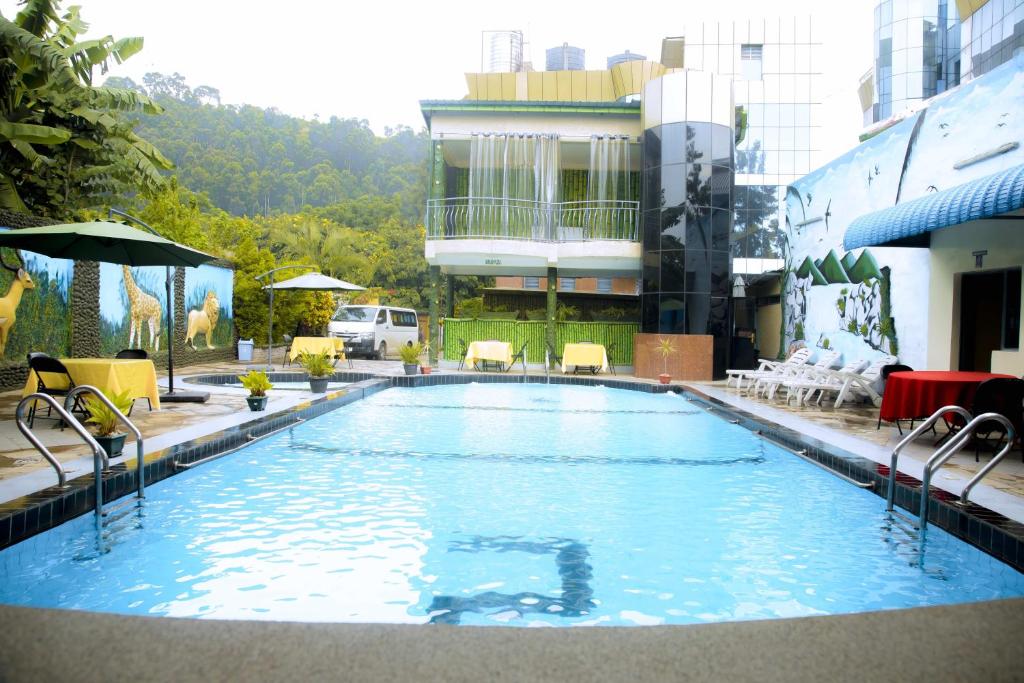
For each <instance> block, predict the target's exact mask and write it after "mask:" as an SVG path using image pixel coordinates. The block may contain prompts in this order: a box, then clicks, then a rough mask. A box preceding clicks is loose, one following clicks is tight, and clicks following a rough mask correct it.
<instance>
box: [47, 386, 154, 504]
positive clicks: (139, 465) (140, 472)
mask: <svg viewBox="0 0 1024 683" xmlns="http://www.w3.org/2000/svg"><path fill="white" fill-rule="evenodd" d="M86 393H89V394H92V395H94V396H95V397H96V398H98V399H99V400H100V403H102V404H103V405H105V406H106V407H107V408H109V409H110V410H111V411H113V413H114V415H115V416H117V420H118V422H120V423H121V424H123V425H124V426H125V427H127V428H128V429H129V430H131V432H132V434H134V435H135V469H136V476H135V478H136V480H137V481H138V493H137V494H136V495H137V496H138V497H139V498H144V497H145V493H146V472H145V469H144V461H143V457H142V454H143V453H144V451H145V448H144V446H143V443H142V432H140V431H139V428H138V427H136V426H135V423H134V422H132V421H131V420H129V419H128V416H127V415H125V414H124V413H122V412H121V411H120V410H118V409H117V406H115V405H114V404H113V403H112V402H111V401H110V399H109V398H107V397H106V396H104V395H103V392H102V391H100V390H99V389H97V388H96V387H94V386H92V385H90V384H82V385H79V386H77V387H75V388H74V389H72V390H71V391H69V392H68V395H67V396H66V397H65V398H64V407H65V408H67V407H68V405H69V404H71V402H72V401H73V400H74V398H75V397H76V396H78V395H79V394H86ZM103 455H104V463H106V462H107V457H106V452H104V454H103ZM97 500H98V499H97ZM96 507H97V508H99V507H100V506H99V505H97V506H96Z"/></svg>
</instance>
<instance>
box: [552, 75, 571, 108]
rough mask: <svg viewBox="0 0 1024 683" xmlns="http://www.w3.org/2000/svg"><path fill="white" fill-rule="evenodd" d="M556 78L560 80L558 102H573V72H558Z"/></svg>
mask: <svg viewBox="0 0 1024 683" xmlns="http://www.w3.org/2000/svg"><path fill="white" fill-rule="evenodd" d="M555 77H556V78H557V79H558V101H559V102H568V101H570V100H572V72H571V71H556V72H555Z"/></svg>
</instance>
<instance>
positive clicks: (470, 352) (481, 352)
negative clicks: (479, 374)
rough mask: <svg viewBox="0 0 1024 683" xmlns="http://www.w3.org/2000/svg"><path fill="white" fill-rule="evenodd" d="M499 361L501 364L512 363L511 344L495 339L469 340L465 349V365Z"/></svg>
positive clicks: (485, 365)
mask: <svg viewBox="0 0 1024 683" xmlns="http://www.w3.org/2000/svg"><path fill="white" fill-rule="evenodd" d="M488 362H491V363H500V364H501V366H505V365H511V364H512V344H510V343H508V342H503V341H497V340H494V339H492V340H488V341H475V342H470V344H469V348H468V349H467V350H466V365H472V366H473V367H476V364H477V363H483V364H484V367H485V368H486V367H487V363H488Z"/></svg>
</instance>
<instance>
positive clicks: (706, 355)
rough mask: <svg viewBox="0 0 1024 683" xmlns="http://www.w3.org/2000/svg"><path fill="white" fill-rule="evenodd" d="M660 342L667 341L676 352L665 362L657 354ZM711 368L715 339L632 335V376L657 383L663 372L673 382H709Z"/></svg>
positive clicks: (673, 335) (710, 337) (689, 336)
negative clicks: (670, 342) (669, 341)
mask: <svg viewBox="0 0 1024 683" xmlns="http://www.w3.org/2000/svg"><path fill="white" fill-rule="evenodd" d="M662 339H670V340H671V341H672V347H673V348H674V349H675V352H674V353H672V354H671V355H669V357H668V360H667V362H666V361H665V360H664V359H663V357H662V355H661V353H660V352H658V351H657V348H658V346H659V342H660V340H662ZM713 365H714V337H712V336H711V335H709V334H641V333H637V334H635V335H633V374H634V375H636V376H637V377H644V378H647V379H657V378H658V375H660V374H661V373H663V372H665V371H666V369H667V371H668V374H669V375H671V376H672V379H673V380H682V381H695V382H710V381H711V379H712V368H713Z"/></svg>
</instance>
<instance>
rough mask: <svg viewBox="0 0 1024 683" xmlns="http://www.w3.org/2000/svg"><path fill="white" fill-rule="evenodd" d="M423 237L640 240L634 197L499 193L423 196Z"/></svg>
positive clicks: (562, 240) (638, 212) (567, 240)
mask: <svg viewBox="0 0 1024 683" xmlns="http://www.w3.org/2000/svg"><path fill="white" fill-rule="evenodd" d="M427 239H428V240H458V239H500V240H533V241H541V242H585V241H590V240H620V241H624V242H638V241H639V240H640V203H639V202H629V201H622V200H605V201H589V202H557V203H551V202H536V201H532V200H528V199H507V198H502V197H447V198H445V199H430V200H428V201H427Z"/></svg>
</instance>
